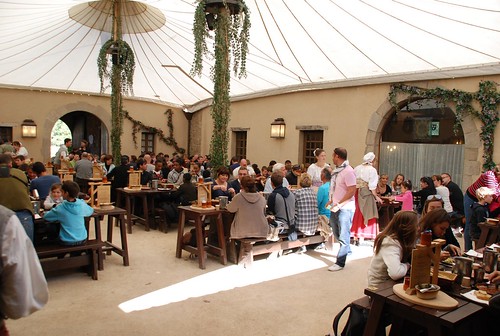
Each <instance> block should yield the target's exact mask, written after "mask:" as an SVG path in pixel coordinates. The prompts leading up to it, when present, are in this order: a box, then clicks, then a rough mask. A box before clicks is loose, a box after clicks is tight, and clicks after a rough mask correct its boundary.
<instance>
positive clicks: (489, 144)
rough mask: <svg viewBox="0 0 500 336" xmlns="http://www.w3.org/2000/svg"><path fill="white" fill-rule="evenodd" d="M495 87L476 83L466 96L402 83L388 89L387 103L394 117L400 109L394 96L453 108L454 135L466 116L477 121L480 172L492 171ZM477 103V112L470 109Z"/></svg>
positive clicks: (498, 98) (496, 103)
mask: <svg viewBox="0 0 500 336" xmlns="http://www.w3.org/2000/svg"><path fill="white" fill-rule="evenodd" d="M497 87H498V84H497V83H495V82H492V81H481V82H479V90H478V91H477V92H473V93H471V92H466V91H461V90H456V89H452V90H447V89H443V88H432V89H424V88H419V87H417V86H412V85H407V84H403V83H398V84H393V85H391V90H390V92H389V102H390V103H391V105H392V106H393V107H394V108H395V109H396V113H397V112H398V111H399V110H400V108H401V106H400V105H399V104H398V94H404V95H407V96H408V97H407V99H408V100H409V101H414V100H419V99H433V100H435V101H437V103H438V105H440V106H445V105H446V104H449V103H451V104H454V106H455V123H454V125H453V129H454V131H455V132H456V131H457V130H458V128H459V127H460V124H461V123H462V121H463V118H464V117H465V116H467V115H471V116H473V117H475V118H477V119H479V120H480V121H481V123H482V125H481V133H480V134H479V137H480V139H481V141H482V142H483V159H484V162H483V169H484V170H491V169H493V168H494V167H495V162H493V146H494V134H495V128H496V125H497V124H498V121H499V115H498V106H499V104H500V93H499V92H498V91H497ZM474 102H478V103H479V105H480V106H481V110H480V111H478V110H476V109H475V108H474V107H473V103H474Z"/></svg>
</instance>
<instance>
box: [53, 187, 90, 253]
mask: <svg viewBox="0 0 500 336" xmlns="http://www.w3.org/2000/svg"><path fill="white" fill-rule="evenodd" d="M61 189H62V194H63V197H64V202H62V203H61V204H60V205H58V206H57V207H55V208H53V209H52V210H50V211H48V212H47V213H45V215H44V216H43V218H44V219H45V220H47V221H59V222H60V223H61V229H60V230H59V243H60V244H61V245H80V244H83V243H85V241H86V240H87V229H86V228H85V217H87V216H90V215H92V213H93V212H94V209H92V207H90V206H89V205H88V204H87V203H85V201H84V200H81V199H78V198H77V197H78V193H79V192H80V188H79V187H78V184H76V183H75V182H73V181H64V182H63V184H62V188H61Z"/></svg>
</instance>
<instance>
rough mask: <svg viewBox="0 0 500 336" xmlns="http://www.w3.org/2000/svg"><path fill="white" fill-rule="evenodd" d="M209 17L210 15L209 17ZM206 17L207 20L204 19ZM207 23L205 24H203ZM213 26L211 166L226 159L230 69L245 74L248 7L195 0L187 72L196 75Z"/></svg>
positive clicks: (224, 0)
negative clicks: (190, 66) (190, 63)
mask: <svg viewBox="0 0 500 336" xmlns="http://www.w3.org/2000/svg"><path fill="white" fill-rule="evenodd" d="M209 18H210V19H209ZM209 20H210V24H207V22H208V21H209ZM207 26H209V27H207ZM210 29H214V30H215V43H214V52H213V55H210V56H213V57H214V58H215V63H214V65H213V66H212V68H211V70H210V75H211V79H212V81H213V82H214V98H213V104H212V107H211V111H210V113H211V116H212V121H213V133H212V139H211V143H210V156H211V161H212V163H213V167H214V168H215V169H217V168H218V167H221V166H224V165H226V163H227V161H228V160H227V159H228V157H227V151H228V145H229V132H228V130H227V127H228V124H229V120H230V112H231V111H230V108H231V101H230V96H229V92H230V80H231V74H230V71H231V56H232V60H233V66H232V70H233V71H234V74H235V75H236V76H238V78H241V77H244V76H246V57H247V53H248V43H249V38H250V11H249V10H248V7H247V6H246V4H245V1H244V0H231V1H230V0H220V1H215V0H198V6H197V7H196V10H195V15H194V22H193V35H194V42H195V43H194V44H195V46H194V47H195V48H194V60H193V66H192V69H191V75H193V76H196V75H198V76H200V75H201V72H202V70H203V57H204V56H207V55H208V54H209V49H208V47H207V40H208V39H210V34H209V30H210Z"/></svg>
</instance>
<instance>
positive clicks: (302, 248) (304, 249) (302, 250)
mask: <svg viewBox="0 0 500 336" xmlns="http://www.w3.org/2000/svg"><path fill="white" fill-rule="evenodd" d="M306 252H307V248H306V247H305V246H301V247H299V249H298V250H297V252H296V253H298V254H302V253H306Z"/></svg>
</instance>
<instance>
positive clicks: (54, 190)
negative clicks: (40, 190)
mask: <svg viewBox="0 0 500 336" xmlns="http://www.w3.org/2000/svg"><path fill="white" fill-rule="evenodd" d="M61 188H62V184H61V183H54V184H53V185H52V187H50V194H49V196H47V198H46V199H45V201H44V202H43V207H44V209H45V210H50V209H52V208H55V207H56V206H57V205H58V204H61V203H62V202H63V201H64V198H63V197H62V189H61Z"/></svg>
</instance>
